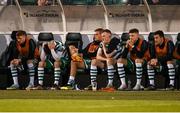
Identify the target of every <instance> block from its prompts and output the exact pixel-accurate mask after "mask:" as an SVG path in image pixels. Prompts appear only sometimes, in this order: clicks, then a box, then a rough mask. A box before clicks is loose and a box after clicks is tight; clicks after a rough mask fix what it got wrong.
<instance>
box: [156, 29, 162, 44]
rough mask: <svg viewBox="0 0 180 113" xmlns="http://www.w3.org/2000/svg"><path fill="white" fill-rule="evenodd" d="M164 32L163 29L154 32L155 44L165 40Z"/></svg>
mask: <svg viewBox="0 0 180 113" xmlns="http://www.w3.org/2000/svg"><path fill="white" fill-rule="evenodd" d="M163 39H164V33H163V31H161V30H158V31H156V32H154V42H155V45H160V44H161V43H162V42H163Z"/></svg>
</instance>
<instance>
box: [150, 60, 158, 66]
mask: <svg viewBox="0 0 180 113" xmlns="http://www.w3.org/2000/svg"><path fill="white" fill-rule="evenodd" d="M157 64H158V61H157V59H151V62H150V65H152V66H157Z"/></svg>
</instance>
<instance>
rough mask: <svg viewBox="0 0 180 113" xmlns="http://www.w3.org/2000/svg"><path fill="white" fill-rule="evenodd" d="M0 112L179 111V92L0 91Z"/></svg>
mask: <svg viewBox="0 0 180 113" xmlns="http://www.w3.org/2000/svg"><path fill="white" fill-rule="evenodd" d="M0 111H1V112H3V111H7V112H12V111H22V112H23V111H26V112H33V111H39V112H42V111H47V112H56V111H59V112H63V111H67V112H81V111H86V112H114V111H116V112H117V111H121V112H124V111H136V112H141V111H142V112H144V111H150V112H153V111H156V112H161V111H167V112H179V111H180V91H115V92H101V91H97V92H92V91H69V90H68V91H64V90H60V91H49V90H48V91H47V90H44V91H25V90H14V91H7V90H1V91H0Z"/></svg>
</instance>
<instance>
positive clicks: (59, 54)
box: [51, 49, 61, 60]
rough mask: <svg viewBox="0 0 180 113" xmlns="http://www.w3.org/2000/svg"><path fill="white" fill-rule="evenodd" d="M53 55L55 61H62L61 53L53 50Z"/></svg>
mask: <svg viewBox="0 0 180 113" xmlns="http://www.w3.org/2000/svg"><path fill="white" fill-rule="evenodd" d="M51 54H52V57H53V58H54V60H60V56H61V53H60V52H58V53H56V52H55V51H54V49H51Z"/></svg>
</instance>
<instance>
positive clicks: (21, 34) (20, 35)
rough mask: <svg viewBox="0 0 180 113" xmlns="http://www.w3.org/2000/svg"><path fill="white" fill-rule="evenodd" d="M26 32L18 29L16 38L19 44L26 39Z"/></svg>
mask: <svg viewBox="0 0 180 113" xmlns="http://www.w3.org/2000/svg"><path fill="white" fill-rule="evenodd" d="M26 37H27V34H26V32H25V31H22V30H19V31H18V32H17V33H16V40H17V42H18V43H19V44H23V43H24V42H25V40H26Z"/></svg>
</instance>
